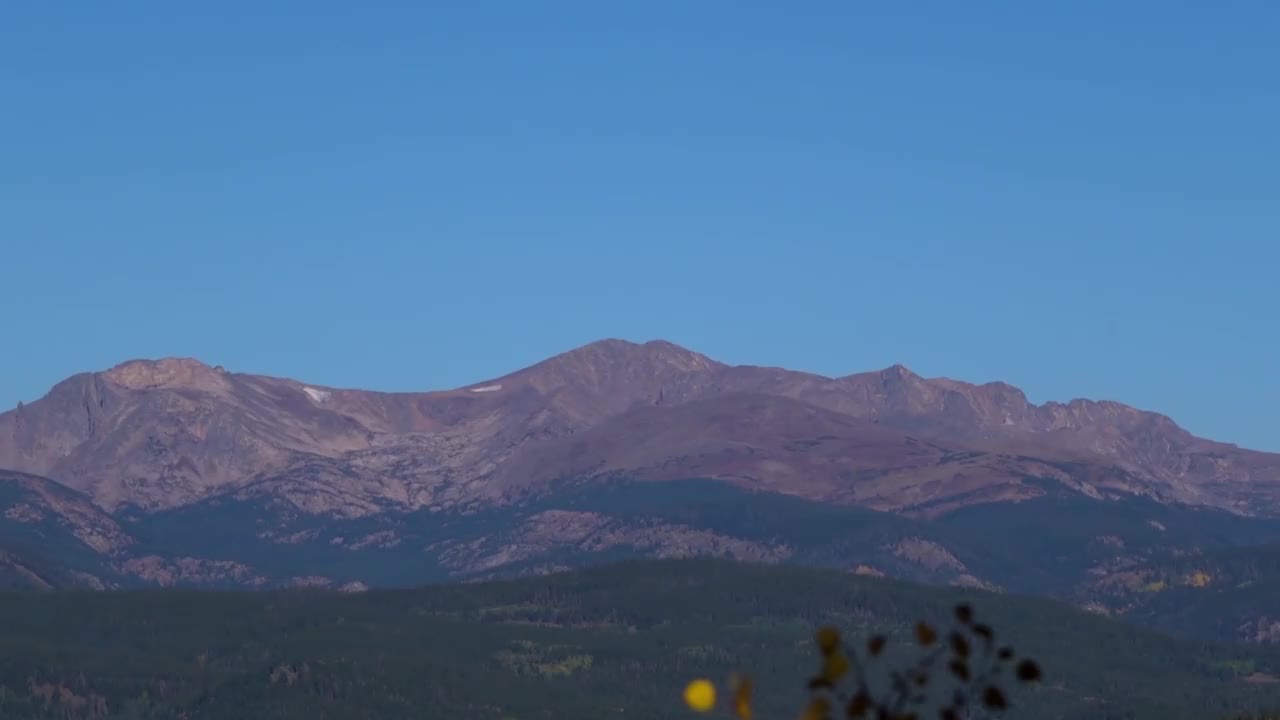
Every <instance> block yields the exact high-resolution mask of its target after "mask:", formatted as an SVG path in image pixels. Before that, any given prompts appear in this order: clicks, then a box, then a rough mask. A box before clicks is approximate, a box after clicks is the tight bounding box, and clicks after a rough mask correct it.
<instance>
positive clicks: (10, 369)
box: [0, 0, 1280, 450]
mask: <svg viewBox="0 0 1280 720" xmlns="http://www.w3.org/2000/svg"><path fill="white" fill-rule="evenodd" d="M1048 5H1049V4H1048V3H1025V2H1005V3H996V2H991V3H982V2H979V3H955V2H917V3H858V2H810V3H778V2H742V1H737V2H726V1H720V0H699V2H688V1H687V0H680V1H678V2H677V1H650V2H643V3H638V2H637V3H604V2H598V1H593V2H550V1H549V2H539V3H529V2H515V1H512V2H496V1H495V2H474V3H471V2H468V3H421V2H382V3H336V2H306V3H301V2H297V3H292V2H271V3H261V2H218V3H172V2H146V3H144V2H119V3H104V2H97V1H87V0H86V1H83V2H60V3H5V4H3V6H0V270H2V271H3V275H2V277H3V280H2V281H0V293H2V294H0V298H3V299H0V337H2V338H4V347H3V350H0V406H4V407H9V406H12V405H13V404H15V403H16V402H17V401H19V400H27V401H30V400H32V399H35V398H37V397H39V396H40V395H42V394H43V393H44V392H45V391H46V390H47V389H48V387H49V386H50V385H52V384H53V383H54V382H56V381H58V380H60V379H62V378H63V377H66V376H67V375H70V374H72V373H74V372H79V371H84V370H92V369H100V368H104V367H108V366H110V365H113V364H115V363H117V362H120V361H122V360H125V359H128V358H133V357H152V356H165V355H189V356H196V357H199V358H201V359H204V360H205V361H207V362H209V363H221V364H223V365H226V366H227V367H228V368H230V369H234V370H242V371H250V372H260V373H268V374H275V375H285V376H291V377H297V378H301V379H305V380H308V381H311V382H315V383H324V384H330V385H339V386H359V387H368V388H376V389H388V390H401V389H433V388H443V387H451V386H455V385H460V384H464V383H468V382H473V381H478V380H481V379H484V378H486V377H491V376H494V375H498V374H501V373H503V372H506V371H508V370H512V369H515V368H517V367H520V366H523V365H527V364H529V363H531V362H534V361H536V360H539V359H541V358H543V357H545V356H548V355H550V354H553V353H555V352H559V351H562V350H565V349H568V348H571V347H573V346H576V345H579V344H583V343H586V342H588V341H591V340H594V339H597V338H602V337H624V338H629V339H634V340H644V339H651V338H666V339H670V340H672V341H675V342H678V343H681V344H684V345H687V346H690V347H692V348H694V349H697V350H700V351H702V352H705V353H707V354H709V355H712V356H713V357H716V358H719V359H722V360H725V361H729V362H737V363H751V364H776V365H784V366H788V367H792V368H796V369H803V370H811V371H816V372H821V373H824V374H829V375H838V374H845V373H848V372H853V371H859V370H866V369H874V368H879V367H884V366H887V365H890V364H893V363H898V362H900V363H903V364H906V365H907V366H909V367H911V368H912V369H914V370H916V371H917V372H920V373H922V374H925V375H930V376H932V375H946V376H950V377H955V378H959V379H965V380H971V381H979V382H981V381H987V380H993V379H1001V380H1005V381H1008V382H1011V383H1014V384H1016V385H1019V386H1021V387H1023V388H1024V389H1025V390H1026V391H1027V392H1028V394H1029V395H1030V397H1031V398H1032V399H1033V400H1035V401H1043V400H1048V399H1058V400H1066V399H1070V398H1072V397H1080V396H1084V397H1093V398H1110V399H1116V400H1120V401H1124V402H1128V403H1131V404H1135V405H1138V406H1141V407H1144V408H1149V409H1154V410H1159V411H1162V412H1165V413H1168V414H1170V415H1171V416H1173V417H1174V418H1175V419H1176V420H1178V421H1179V422H1181V423H1182V424H1184V425H1185V426H1187V427H1188V428H1190V429H1192V430H1193V431H1195V432H1198V433H1201V434H1207V435H1209V436H1212V437H1215V438H1218V439H1222V440H1227V441H1231V442H1237V443H1240V444H1243V445H1249V446H1255V447H1261V448H1268V449H1274V450H1280V432H1278V431H1277V428H1280V380H1277V369H1280V331H1277V329H1276V328H1277V327H1278V326H1280V323H1278V322H1277V320H1276V319H1275V316H1276V315H1277V311H1278V310H1280V290H1278V289H1277V287H1278V286H1277V283H1276V277H1277V274H1278V271H1277V267H1278V266H1280V247H1277V240H1278V239H1280V140H1278V139H1277V133H1278V132H1280V131H1278V130H1277V128H1280V73H1278V72H1277V69H1278V68H1280V44H1278V43H1276V41H1275V39H1276V38H1277V37H1280V4H1277V3H1274V2H1264V1H1259V2H1221V3H1193V2H1169V1H1166V2H1136V1H1135V2H1125V3H1116V2H1076V3H1056V4H1054V5H1055V7H1054V8H1053V9H1046V8H1047V6H1048ZM1033 6H1034V7H1033Z"/></svg>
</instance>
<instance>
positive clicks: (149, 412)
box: [0, 340, 1280, 517]
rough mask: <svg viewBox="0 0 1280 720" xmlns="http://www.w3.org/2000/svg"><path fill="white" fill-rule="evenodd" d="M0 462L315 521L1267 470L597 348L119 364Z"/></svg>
mask: <svg viewBox="0 0 1280 720" xmlns="http://www.w3.org/2000/svg"><path fill="white" fill-rule="evenodd" d="M0 467H2V468H8V469H12V470H17V471H22V472H28V473H32V474H37V475H43V476H47V477H50V478H53V479H55V480H57V481H59V482H61V483H63V484H65V485H68V486H70V487H71V488H74V489H77V490H80V491H82V492H84V493H85V494H86V495H88V496H89V497H91V498H92V499H93V501H94V502H95V503H96V504H98V505H99V506H101V507H103V508H106V509H109V510H112V509H116V508H120V507H122V506H128V505H132V506H137V507H140V508H142V509H145V510H162V509H169V508H175V507H180V506H184V505H189V504H191V503H194V502H198V501H200V500H202V499H205V498H209V497H212V496H217V495H223V494H236V495H244V494H246V493H248V494H253V495H267V496H270V497H274V498H276V499H278V500H280V501H282V502H286V503H288V504H291V505H292V506H293V507H295V508H296V509H297V510H298V511H299V512H303V513H309V514H333V515H341V516H347V517H353V516H366V515H373V514H377V513H380V512H383V511H386V510H397V509H403V510H412V509H420V508H440V509H444V508H466V507H480V506H485V505H498V504H504V503H510V502H513V501H515V500H518V499H519V498H521V497H524V496H526V495H529V494H531V493H533V494H536V493H540V492H544V491H545V490H546V488H548V487H551V486H553V485H554V484H555V483H557V482H569V481H572V482H589V481H591V480H592V479H593V478H614V479H616V478H630V479H633V480H651V479H678V478H694V477H699V478H719V479H723V480H726V481H728V482H732V483H734V484H738V485H741V486H744V487H750V488H753V489H758V490H762V491H768V492H776V493H784V494H789V495H796V496H801V497H806V498H811V499H819V500H825V501H831V502H838V503H847V504H856V505H862V506H866V507H871V508H876V509H884V510H895V511H900V512H907V513H913V512H920V513H937V512H943V511H946V510H949V509H953V508H956V507H961V506H964V505H967V504H973V503H981V502H998V501H1010V500H1019V499H1024V498H1027V497H1031V496H1033V495H1035V494H1037V493H1039V492H1040V490H1038V489H1037V487H1038V486H1037V485H1035V484H1034V483H1031V484H1028V483H1026V482H1025V480H1026V478H1048V479H1053V480H1057V481H1058V482H1060V483H1062V484H1064V485H1066V486H1068V487H1070V488H1072V489H1075V490H1077V491H1079V492H1082V493H1085V494H1089V495H1092V496H1101V495H1107V494H1138V495H1147V496H1150V497H1154V498H1156V499H1159V500H1161V501H1165V502H1180V503H1187V504H1194V505H1205V506H1212V507H1217V508H1222V509H1228V510H1231V511H1232V512H1236V513H1241V514H1263V515H1280V456H1278V455H1273V454H1267V453H1260V452H1253V451H1249V450H1243V449H1240V448H1237V447H1235V446H1232V445H1226V444H1222V443H1214V442H1210V441H1207V440H1203V439H1199V438H1196V437H1194V436H1192V435H1190V434H1189V433H1187V432H1186V431H1185V430H1182V429H1181V428H1179V427H1178V426H1177V425H1176V424H1174V423H1173V422H1172V421H1171V420H1169V419H1168V418H1166V417H1164V416H1162V415H1158V414H1155V413H1150V412H1144V411H1140V410H1136V409H1133V408H1130V407H1127V406H1125V405H1121V404H1118V403H1111V402H1092V401H1085V400H1073V401H1071V402H1070V403H1066V404H1061V403H1046V404H1044V405H1040V406H1037V405H1032V404H1031V403H1029V402H1028V401H1027V399H1026V397H1025V396H1024V395H1023V394H1022V392H1021V391H1019V390H1018V389H1016V388H1013V387H1011V386H1009V385H1005V384H1002V383H989V384H985V385H972V384H969V383H963V382H958V381H954V380H947V379H926V378H922V377H919V376H917V375H915V374H913V373H911V372H910V371H909V370H907V369H906V368H903V367H901V366H895V367H892V368H889V369H886V370H883V371H879V372H870V373H861V374H856V375H849V376H846V377H841V378H827V377H822V376H818V375H813V374H808V373H801V372H793V371H789V370H783V369H778V368H762V367H748V366H728V365H724V364H722V363H719V362H716V361H714V360H711V359H709V358H707V357H705V356H703V355H700V354H698V353H695V352H692V351H689V350H685V349H683V348H680V347H678V346H676V345H672V344H671V343H667V342H661V341H658V342H649V343H644V344H634V343H629V342H625V341H621V340H605V341H601V342H597V343H593V344H591V345H587V346H585V347H582V348H579V349H577V350H573V351H571V352H568V353H565V354H562V355H558V356H556V357H553V358H550V359H548V360H546V361H543V362H541V363H538V364H537V365H534V366H532V367H529V368H526V369H524V370H520V371H518V372H515V373H512V374H510V375H506V376H504V377H501V378H496V379H493V380H490V381H486V382H481V383H477V384H474V385H469V386H466V387H463V388H460V389H457V390H449V391H440V392H423V393H379V392H370V391H362V390H347V389H336V388H327V387H322V386H316V385H306V384H304V383H301V382H297V381H294V380H287V379H280V378H270V377H262V376H256V375H247V374H239V373H230V372H226V371H224V370H222V369H221V368H212V367H209V366H206V365H204V364H203V363H200V362H198V361H196V360H190V359H163V360H155V361H148V360H137V361H132V362H127V363H124V364H122V365H119V366H117V367H115V368H112V369H110V370H107V371H105V372H98V373H86V374H82V375H77V376H75V377H72V378H70V379H68V380H66V381H63V382H62V383H59V384H58V385H57V386H55V387H54V388H53V389H52V390H51V391H50V392H49V393H48V394H47V395H46V396H45V397H43V398H41V399H40V400H37V401H35V402H33V403H31V404H29V405H26V406H20V407H19V408H18V409H16V410H13V411H10V412H7V413H4V414H3V415H0Z"/></svg>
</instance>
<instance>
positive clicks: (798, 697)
mask: <svg viewBox="0 0 1280 720" xmlns="http://www.w3.org/2000/svg"><path fill="white" fill-rule="evenodd" d="M957 602H969V603H971V604H972V606H973V607H974V609H975V610H976V611H977V612H978V613H979V614H980V615H981V616H982V617H984V618H986V619H987V620H988V621H989V622H991V624H992V625H994V626H995V628H996V630H997V632H998V634H999V635H1000V637H1001V641H1002V642H1007V643H1011V644H1013V645H1015V646H1016V647H1017V649H1018V651H1019V653H1022V654H1027V655H1030V656H1033V657H1035V658H1037V659H1038V660H1039V661H1040V662H1041V665H1042V666H1043V668H1044V673H1045V678H1044V682H1043V683H1042V684H1040V685H1039V686H1035V687H1031V688H1028V689H1025V690H1019V691H1018V692H1016V693H1015V694H1014V696H1013V697H1012V698H1011V700H1012V703H1013V708H1012V709H1011V710H1010V711H1009V712H1008V717H1011V718H1062V719H1064V720H1065V719H1072V718H1082V719H1083V718H1126V719H1132V720H1140V719H1145V718H1151V719H1152V720H1155V719H1156V718H1173V719H1177V718H1188V719H1191V718H1219V717H1227V716H1231V715H1236V714H1244V713H1252V712H1257V711H1262V710H1265V709H1268V708H1280V682H1276V680H1277V678H1280V653H1277V652H1275V651H1274V650H1269V649H1267V648H1265V647H1257V646H1235V645H1222V644H1212V643H1209V642H1201V641H1193V640H1182V639H1174V638H1170V637H1166V636H1163V635H1160V634H1156V633H1154V632H1152V631H1148V630H1144V629H1141V628H1137V627H1133V626H1131V625H1127V624H1122V623H1119V622H1115V621H1112V620H1108V619H1105V618H1101V617H1097V616H1093V615H1090V614H1087V613H1083V612H1080V611H1076V610H1073V609H1071V608H1069V607H1067V606H1065V605H1061V604H1058V603H1056V602H1053V601H1049V600H1043V599H1038V598H1024V597H1016V596H1007V595H997V594H988V593H983V592H980V591H972V590H961V589H955V588H937V587H926V586H919V585H913V584H908V583H902V582H897V581H891V580H882V579H876V578H865V577H855V576H851V575H848V574H844V573H839V572H834V571H826V570H815V569H806V568H798V567H779V566H762V565H742V564H734V563H728V562H724V561H715V560H680V561H641V562H628V563H622V564H617V565H612V566H608V567H602V568H596V569H591V570H584V571H577V572H572V573H565V574H560V575H552V576H542V577H537V578H527V579H522V580H516V581H505V582H497V583H482V584H467V585H451V586H437V587H429V588H421V589H411V590H384V591H375V592H369V593H363V594H351V595H346V594H339V593H326V592H317V591H272V592H263V593H236V592H209V591H203V592H202V591H191V590H165V591H158V590H147V591H127V592H112V593H92V592H73V591H59V592H53V593H6V594H3V595H0V717H4V718H13V719H15V720H17V719H21V718H63V719H72V718H175V717H181V718H187V719H188V720H197V719H201V720H222V719H228V720H229V719H231V718H236V719H237V720H244V719H245V718H282V719H292V718H299V719H300V718H308V719H311V718H335V719H336V718H379V719H381V720H396V719H398V718H446V717H447V718H454V719H461V720H467V719H470V718H493V719H495V720H501V719H510V720H523V719H527V718H563V719H569V720H573V719H575V718H600V717H620V718H622V717H644V718H683V717H690V716H691V711H690V710H688V709H687V708H685V707H684V706H683V704H682V703H681V701H680V691H681V689H682V688H683V686H684V684H685V683H686V682H687V681H688V680H690V679H691V678H693V677H703V676H705V677H709V678H715V679H719V678H724V677H726V676H727V675H728V674H729V673H731V672H734V671H744V672H747V673H750V674H751V675H752V676H753V677H754V678H756V685H757V691H756V692H757V698H758V700H757V708H758V709H757V717H758V718H771V717H778V718H788V717H795V715H796V713H797V712H798V709H799V708H800V707H801V705H802V703H803V699H804V697H805V687H804V686H805V680H806V678H807V677H808V675H809V674H810V673H811V671H812V664H813V658H812V640H811V638H812V633H813V630H814V628H815V627H817V626H819V625H821V624H828V623H829V624H832V625H834V626H836V627H838V628H840V629H841V631H842V633H844V634H845V635H846V636H848V637H860V636H869V635H871V634H874V633H886V634H888V635H889V638H890V647H891V648H894V647H905V646H906V645H908V644H909V642H910V641H909V639H908V637H909V635H910V633H911V630H912V628H913V627H914V623H915V621H916V620H919V619H930V618H939V619H944V620H945V618H946V617H948V615H949V613H950V612H951V608H952V606H953V605H954V604H955V603H957Z"/></svg>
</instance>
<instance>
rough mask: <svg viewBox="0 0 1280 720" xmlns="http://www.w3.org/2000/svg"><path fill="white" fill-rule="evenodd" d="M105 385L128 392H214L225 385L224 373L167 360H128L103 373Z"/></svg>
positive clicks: (189, 360)
mask: <svg viewBox="0 0 1280 720" xmlns="http://www.w3.org/2000/svg"><path fill="white" fill-rule="evenodd" d="M102 375H103V377H104V378H105V379H106V380H108V381H109V382H111V383H113V384H115V385H119V386H121V387H124V388H127V389H129V390H152V389H157V388H176V387H194V388H200V389H205V390H214V389H218V388H221V387H223V386H224V385H225V384H226V377H225V376H226V372H225V371H224V370H222V368H221V367H217V368H212V367H209V366H208V365H205V364H204V363H202V362H200V361H199V360H196V359H195V358H185V357H167V358H159V359H156V360H147V359H139V360H129V361H126V362H123V363H120V364H119V365H116V366H115V367H113V368H111V369H110V370H107V371H106V372H104V373H103V374H102Z"/></svg>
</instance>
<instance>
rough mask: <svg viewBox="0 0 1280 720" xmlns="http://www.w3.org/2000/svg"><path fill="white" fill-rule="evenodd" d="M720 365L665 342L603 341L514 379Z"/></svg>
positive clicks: (545, 362)
mask: <svg viewBox="0 0 1280 720" xmlns="http://www.w3.org/2000/svg"><path fill="white" fill-rule="evenodd" d="M718 367H722V365H721V363H718V362H716V361H715V360H712V359H711V358H709V357H707V356H706V355H703V354H701V353H697V352H694V351H692V350H689V349H686V348H683V347H680V346H679V345H676V344H675V343H672V342H668V341H666V340H649V341H647V342H643V343H637V342H632V341H630V340H621V339H618V338H606V339H604V340H596V341H595V342H591V343H588V344H586V345H583V346H581V347H578V348H574V349H573V350H569V351H566V352H563V353H560V354H559V355H555V356H554V357H551V358H548V359H546V360H543V361H542V362H540V363H537V364H536V365H532V366H530V367H528V368H525V369H524V370H521V371H519V372H517V373H515V375H520V376H525V377H527V378H530V379H535V378H547V377H549V376H555V377H557V378H559V379H561V380H564V381H568V380H570V379H578V380H582V379H587V378H598V377H600V376H602V375H613V374H634V373H638V372H640V373H643V372H648V373H653V374H665V373H670V372H676V373H690V372H699V371H706V370H713V369H715V368H718Z"/></svg>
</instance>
